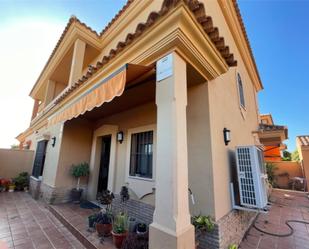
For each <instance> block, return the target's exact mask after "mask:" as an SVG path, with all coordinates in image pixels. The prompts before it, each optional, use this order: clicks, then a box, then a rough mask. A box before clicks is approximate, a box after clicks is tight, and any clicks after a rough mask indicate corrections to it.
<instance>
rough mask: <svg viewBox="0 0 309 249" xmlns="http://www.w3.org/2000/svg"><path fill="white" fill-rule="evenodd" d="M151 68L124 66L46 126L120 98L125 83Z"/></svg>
mask: <svg viewBox="0 0 309 249" xmlns="http://www.w3.org/2000/svg"><path fill="white" fill-rule="evenodd" d="M151 68H152V67H147V66H140V65H135V64H126V65H124V66H123V67H121V68H120V69H118V70H117V71H115V72H114V73H112V74H111V75H109V76H108V77H106V78H104V79H103V80H101V81H100V82H98V83H97V84H95V85H94V86H92V87H91V88H90V89H89V90H87V91H86V92H85V93H83V94H82V95H80V96H79V97H78V98H77V99H74V100H73V101H72V102H71V103H70V104H69V105H66V106H65V107H64V109H62V110H60V111H58V112H57V113H56V114H54V115H53V116H51V118H50V119H49V120H48V125H54V124H56V123H59V122H65V121H67V120H71V119H72V118H76V117H78V116H79V115H82V114H84V113H85V112H87V111H91V110H92V109H94V108H95V107H99V106H101V105H103V104H104V103H105V102H110V101H112V100H113V99H114V98H115V97H118V96H121V95H122V93H123V92H124V90H125V86H126V83H127V82H131V81H133V80H134V79H137V78H138V77H140V76H141V75H143V74H144V73H146V72H148V71H150V70H151Z"/></svg>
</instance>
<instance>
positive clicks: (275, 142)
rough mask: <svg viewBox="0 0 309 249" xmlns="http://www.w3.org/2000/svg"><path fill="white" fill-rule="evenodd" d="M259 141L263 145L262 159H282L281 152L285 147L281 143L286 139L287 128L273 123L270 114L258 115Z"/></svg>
mask: <svg viewBox="0 0 309 249" xmlns="http://www.w3.org/2000/svg"><path fill="white" fill-rule="evenodd" d="M260 119H261V123H260V130H259V133H258V135H259V139H260V142H261V143H262V144H263V145H264V159H265V161H266V162H277V161H282V152H283V150H285V149H286V148H287V147H286V145H285V144H284V143H283V141H284V140H286V139H288V128H287V127H286V126H282V125H275V124H274V121H273V118H272V115H271V114H262V115H260Z"/></svg>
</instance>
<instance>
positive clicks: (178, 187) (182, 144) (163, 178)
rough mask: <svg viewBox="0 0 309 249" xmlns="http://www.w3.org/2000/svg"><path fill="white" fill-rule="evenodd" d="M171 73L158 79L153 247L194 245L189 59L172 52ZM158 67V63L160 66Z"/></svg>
mask: <svg viewBox="0 0 309 249" xmlns="http://www.w3.org/2000/svg"><path fill="white" fill-rule="evenodd" d="M171 56H172V59H171V63H170V65H171V68H172V74H171V75H170V76H169V77H167V78H165V79H163V80H161V81H159V82H157V83H156V105H157V153H156V202H155V205H156V206H155V212H154V219H153V223H152V224H151V226H150V238H149V243H150V249H176V248H177V249H193V248H194V243H195V239H194V228H193V226H192V225H191V222H190V213H189V202H188V152H187V118H186V107H187V78H186V62H185V61H184V60H183V59H182V58H181V57H180V56H179V55H177V54H176V53H175V52H174V53H172V54H171ZM157 69H158V67H157Z"/></svg>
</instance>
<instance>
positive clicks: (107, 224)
mask: <svg viewBox="0 0 309 249" xmlns="http://www.w3.org/2000/svg"><path fill="white" fill-rule="evenodd" d="M112 218H113V216H112V213H111V212H110V211H108V210H107V211H104V212H102V211H101V212H100V213H99V214H98V217H97V219H96V221H95V228H96V230H97V232H98V235H99V236H104V237H108V236H110V235H111V231H112V229H113V225H112V220H113V219H112Z"/></svg>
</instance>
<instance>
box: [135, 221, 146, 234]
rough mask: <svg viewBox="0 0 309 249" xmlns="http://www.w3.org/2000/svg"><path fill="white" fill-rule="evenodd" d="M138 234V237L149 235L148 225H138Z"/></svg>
mask: <svg viewBox="0 0 309 249" xmlns="http://www.w3.org/2000/svg"><path fill="white" fill-rule="evenodd" d="M136 233H137V234H138V235H144V234H146V233H147V225H146V224H145V223H138V224H137V225H136Z"/></svg>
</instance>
